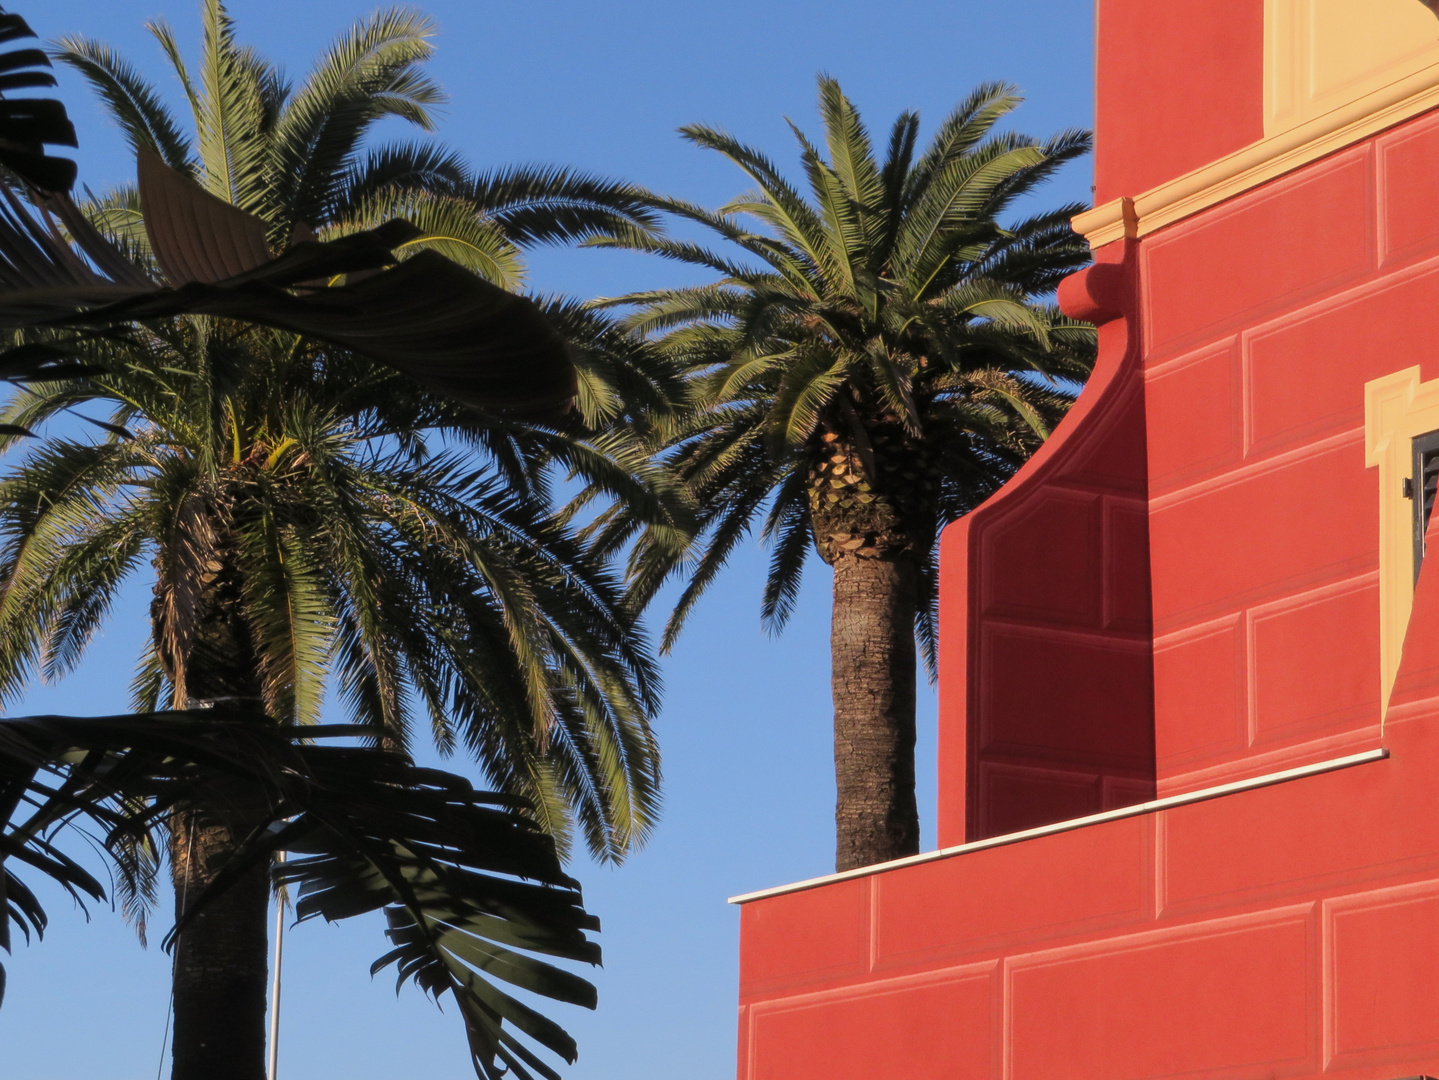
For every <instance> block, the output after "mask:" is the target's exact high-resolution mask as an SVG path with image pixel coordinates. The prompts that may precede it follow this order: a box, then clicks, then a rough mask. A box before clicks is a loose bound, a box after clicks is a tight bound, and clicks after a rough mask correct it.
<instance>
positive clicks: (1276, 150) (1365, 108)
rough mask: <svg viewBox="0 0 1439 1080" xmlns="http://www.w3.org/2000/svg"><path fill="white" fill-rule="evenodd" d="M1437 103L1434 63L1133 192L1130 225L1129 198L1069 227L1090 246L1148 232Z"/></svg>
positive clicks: (1438, 81) (1437, 71)
mask: <svg viewBox="0 0 1439 1080" xmlns="http://www.w3.org/2000/svg"><path fill="white" fill-rule="evenodd" d="M1436 107H1439V64H1433V65H1431V66H1429V67H1426V68H1424V69H1423V70H1421V71H1416V72H1415V73H1414V74H1412V75H1410V76H1408V77H1406V78H1403V79H1400V80H1398V81H1397V82H1393V83H1390V84H1389V85H1388V86H1384V87H1381V88H1380V89H1378V90H1375V91H1372V92H1371V93H1368V94H1365V95H1364V96H1363V97H1361V98H1357V99H1355V100H1354V101H1351V102H1349V103H1347V104H1345V105H1342V106H1340V107H1339V108H1336V109H1332V110H1330V111H1329V112H1327V113H1325V114H1324V115H1322V116H1316V117H1315V118H1314V119H1313V120H1309V121H1307V122H1306V123H1303V124H1300V125H1299V126H1297V127H1294V128H1290V129H1289V130H1288V131H1283V132H1280V133H1279V134H1277V135H1274V136H1272V137H1270V138H1267V139H1262V140H1260V141H1259V142H1257V143H1252V144H1250V145H1249V146H1246V147H1245V148H1244V149H1242V150H1237V151H1235V152H1234V153H1232V154H1230V155H1228V156H1227V157H1222V158H1220V159H1219V160H1218V161H1216V162H1214V163H1213V164H1211V165H1206V166H1205V167H1204V168H1202V169H1196V170H1195V171H1194V172H1191V173H1187V174H1185V175H1184V176H1181V177H1179V178H1178V179H1176V180H1170V181H1169V182H1168V183H1165V184H1161V185H1159V187H1156V188H1152V189H1150V190H1149V191H1146V192H1145V193H1144V194H1142V195H1139V196H1136V197H1135V198H1134V199H1133V200H1132V207H1133V209H1132V211H1131V214H1132V217H1133V224H1132V225H1129V224H1128V222H1127V221H1126V218H1127V217H1128V216H1129V215H1127V214H1126V207H1125V203H1126V202H1131V200H1128V199H1115V200H1113V201H1112V202H1107V203H1105V204H1104V205H1102V206H1096V207H1095V208H1094V209H1093V210H1086V211H1085V212H1084V213H1082V214H1077V215H1075V217H1074V218H1073V221H1072V224H1073V225H1074V231H1075V232H1077V233H1080V234H1081V235H1082V236H1084V237H1085V239H1087V240H1088V241H1089V244H1090V246H1091V247H1093V248H1101V247H1103V246H1104V245H1105V244H1110V243H1113V242H1114V241H1115V240H1122V239H1123V238H1124V237H1125V235H1126V232H1127V226H1128V228H1132V230H1133V231H1132V233H1129V235H1132V236H1136V237H1138V236H1147V235H1148V234H1149V233H1152V232H1154V231H1155V230H1156V229H1162V228H1164V227H1165V226H1166V225H1173V224H1174V223H1175V222H1177V221H1182V220H1184V219H1185V218H1187V217H1191V216H1193V215H1194V214H1197V213H1199V212H1200V211H1201V210H1207V209H1208V208H1209V207H1211V206H1214V205H1216V204H1218V203H1221V202H1223V201H1224V200H1226V199H1232V198H1234V196H1236V195H1241V194H1243V193H1244V192H1246V191H1250V190H1252V189H1254V188H1256V187H1258V186H1259V185H1261V184H1266V183H1268V182H1269V181H1270V180H1273V179H1275V178H1277V177H1280V176H1283V175H1284V174H1285V173H1288V172H1293V171H1294V170H1295V169H1298V168H1301V167H1303V166H1305V165H1308V164H1310V163H1311V162H1314V161H1318V160H1319V159H1320V158H1322V157H1325V156H1327V155H1329V154H1332V153H1334V152H1335V151H1336V150H1342V149H1344V148H1345V147H1346V146H1352V145H1353V144H1354V143H1357V142H1360V141H1361V140H1363V139H1367V138H1369V137H1370V136H1371V135H1377V134H1378V133H1379V132H1381V131H1383V130H1384V129H1385V128H1389V127H1393V126H1394V125H1395V124H1399V123H1402V122H1403V121H1405V120H1408V119H1410V118H1412V117H1415V116H1418V115H1419V114H1420V113H1424V112H1428V111H1429V110H1430V109H1433V108H1436Z"/></svg>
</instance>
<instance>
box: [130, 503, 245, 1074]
mask: <svg viewBox="0 0 1439 1080" xmlns="http://www.w3.org/2000/svg"><path fill="white" fill-rule="evenodd" d="M190 533H191V537H192V540H191V544H190V547H189V548H188V549H187V550H186V551H184V552H182V554H183V555H184V556H185V558H184V559H182V560H180V565H179V567H178V568H177V569H176V570H175V571H174V572H173V573H170V574H163V573H162V575H161V581H162V584H161V585H160V586H157V590H156V599H155V603H154V605H153V606H152V609H151V610H152V616H153V621H154V624H155V635H156V641H157V642H159V643H160V651H161V657H162V659H163V661H164V663H165V668H166V673H167V675H168V676H169V677H170V681H171V683H172V685H173V686H174V687H175V691H176V697H177V699H178V700H177V704H181V703H187V704H190V705H192V706H193V705H195V704H203V703H219V702H226V703H229V704H232V705H236V706H240V707H245V706H250V707H252V708H254V709H256V710H258V709H260V708H261V692H260V678H259V674H258V672H259V665H258V661H257V659H256V655H255V649H254V644H253V642H252V640H251V638H250V634H249V630H248V628H247V626H246V624H245V621H244V619H243V617H242V616H241V614H240V602H241V588H240V581H239V576H238V573H237V572H236V571H235V569H234V559H233V556H232V555H231V554H230V552H229V550H228V546H227V545H225V544H224V543H223V541H222V540H221V539H220V537H222V536H223V531H222V530H217V529H215V528H213V525H212V523H211V522H210V521H209V520H207V519H206V517H205V516H204V515H198V514H197V515H196V516H195V518H194V519H193V521H192V523H191V529H190ZM167 581H168V585H167V584H166V582H167ZM255 820H256V815H255V807H254V806H253V805H250V804H249V796H247V793H246V792H244V791H239V790H223V789H217V790H214V791H212V792H210V793H208V795H207V797H206V799H205V800H204V802H203V803H197V804H195V805H191V806H185V807H181V808H179V809H178V810H177V811H176V813H175V814H174V815H173V816H172V818H171V822H170V866H171V875H172V878H173V881H174V885H175V912H176V917H177V918H178V917H179V916H180V915H181V914H182V913H183V912H184V911H185V910H186V908H187V907H188V906H189V905H190V904H192V903H193V902H194V901H195V900H196V898H198V897H199V896H200V894H201V893H203V892H204V889H205V886H206V885H208V884H209V883H210V882H211V881H212V880H214V877H215V875H216V874H217V873H219V871H220V870H221V868H223V867H224V865H225V863H226V862H227V861H228V859H229V858H230V855H231V853H232V852H233V851H234V850H235V847H236V845H237V843H238V842H239V840H240V839H242V838H243V837H244V836H245V835H246V834H247V833H248V832H249V830H250V827H251V823H252V822H253V821H255ZM267 869H268V868H267V867H265V866H263V865H261V866H257V867H256V868H255V869H253V870H251V871H250V872H249V873H248V874H246V875H245V877H244V878H243V879H241V880H240V881H239V882H237V883H235V885H234V886H233V887H232V888H230V889H228V890H227V891H226V892H225V893H224V894H223V895H222V896H220V897H219V898H217V899H216V900H214V901H212V902H211V903H209V904H208V905H207V906H206V907H205V908H204V909H203V910H202V911H201V912H200V913H199V914H198V915H197V916H196V917H195V919H194V921H192V922H191V923H190V924H189V925H188V926H186V927H185V929H184V930H183V931H182V932H181V933H180V936H179V940H178V941H177V943H176V946H175V974H174V1008H175V1027H174V1039H173V1041H172V1043H171V1050H172V1053H173V1065H172V1072H171V1080H264V1077H265V1036H266V1032H265V1009H266V1004H267V1002H266V998H267V991H268V985H267V975H268V968H269V902H270V881H269V875H268V872H267Z"/></svg>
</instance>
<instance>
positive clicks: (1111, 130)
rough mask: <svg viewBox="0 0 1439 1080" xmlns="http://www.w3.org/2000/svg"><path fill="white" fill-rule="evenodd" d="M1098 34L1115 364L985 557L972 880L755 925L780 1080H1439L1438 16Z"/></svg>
mask: <svg viewBox="0 0 1439 1080" xmlns="http://www.w3.org/2000/svg"><path fill="white" fill-rule="evenodd" d="M1436 6H1439V5H1436ZM1098 9H1099V10H1098V16H1099V50H1098V57H1099V77H1098V120H1097V142H1098V154H1097V159H1096V169H1097V192H1096V208H1095V209H1094V210H1092V211H1089V212H1087V213H1085V214H1083V215H1081V217H1080V218H1078V219H1077V220H1076V223H1075V224H1076V228H1078V229H1079V230H1080V231H1081V232H1083V233H1084V234H1085V235H1086V236H1088V238H1089V239H1090V241H1091V243H1092V245H1093V247H1094V252H1095V260H1096V261H1095V265H1094V266H1093V267H1092V268H1091V269H1089V270H1088V271H1086V272H1085V273H1083V274H1080V275H1076V276H1075V277H1074V278H1071V279H1070V280H1069V281H1067V282H1066V283H1065V285H1064V288H1063V289H1062V290H1061V301H1062V303H1063V304H1064V305H1065V307H1066V309H1067V310H1068V311H1069V312H1070V313H1072V314H1074V315H1076V316H1079V317H1082V318H1085V319H1090V320H1092V321H1094V322H1095V323H1097V324H1099V327H1100V330H1099V333H1100V361H1099V365H1098V367H1097V368H1096V370H1095V374H1094V377H1093V379H1092V380H1091V381H1090V383H1089V385H1088V387H1087V388H1086V389H1085V391H1084V394H1083V396H1082V397H1081V398H1080V400H1079V403H1078V404H1077V405H1076V406H1075V408H1074V410H1073V411H1072V413H1071V415H1070V416H1069V418H1068V419H1067V420H1066V421H1065V422H1064V424H1063V425H1062V426H1061V427H1060V429H1059V430H1058V431H1057V432H1056V433H1055V435H1054V437H1053V438H1052V439H1051V440H1050V441H1049V443H1048V444H1047V445H1046V446H1045V447H1044V449H1043V450H1042V451H1041V452H1040V453H1039V454H1038V455H1036V456H1035V458H1034V459H1033V460H1032V461H1031V462H1030V463H1029V464H1028V465H1027V466H1026V467H1025V468H1024V469H1023V470H1022V471H1021V473H1020V474H1019V475H1018V476H1017V477H1016V478H1015V479H1014V481H1013V482H1012V483H1010V484H1009V485H1008V486H1007V487H1006V488H1005V489H1004V490H1003V491H1001V492H1000V493H999V494H998V495H997V496H995V497H994V498H993V499H991V500H990V501H989V502H988V503H986V504H985V505H984V506H983V507H981V508H980V509H979V510H977V511H976V512H975V513H973V514H972V515H970V516H969V518H967V519H966V520H964V521H961V522H959V523H958V524H956V525H954V526H952V527H950V529H949V530H948V531H947V532H946V534H945V536H944V540H943V553H942V556H943V557H942V583H943V585H942V587H943V593H942V602H941V603H942V610H941V649H942V665H941V666H942V670H941V683H940V713H941V716H940V724H941V730H940V821H939V843H940V847H941V850H939V851H937V852H932V853H929V854H926V855H921V856H918V857H915V858H913V859H907V860H903V861H901V862H897V863H888V864H884V865H881V866H875V867H869V868H866V869H863V870H859V871H855V872H851V873H846V874H839V875H835V876H833V877H829V878H824V879H819V880H816V881H810V882H802V883H799V884H796V885H791V886H787V887H783V888H778V889H773V890H769V891H767V892H764V893H757V894H754V895H752V896H749V897H741V898H739V899H738V902H740V903H741V904H742V905H743V913H742V923H741V926H742V930H741V934H742V943H741V991H740V993H741V1001H740V1070H739V1071H740V1078H741V1080H850V1078H853V1080H860V1078H864V1080H876V1078H879V1080H941V1078H943V1080H969V1078H974V1080H981V1078H983V1080H1053V1078H1055V1077H1062V1078H1063V1080H1091V1078H1092V1080H1151V1078H1160V1077H1179V1076H1185V1077H1191V1078H1210V1077H1213V1078H1221V1077H1222V1078H1225V1080H1243V1078H1250V1077H1253V1078H1255V1080H1259V1078H1269V1077H1308V1076H1318V1075H1319V1074H1321V1073H1328V1074H1337V1075H1342V1076H1346V1077H1353V1078H1355V1080H1390V1078H1393V1077H1402V1076H1409V1075H1414V1074H1421V1073H1433V1074H1436V1075H1439V558H1435V559H1433V560H1431V561H1429V562H1427V563H1426V562H1424V561H1423V559H1422V552H1423V540H1424V531H1423V530H1424V525H1425V523H1426V520H1427V517H1426V515H1427V512H1428V509H1429V508H1430V507H1431V506H1432V502H1433V498H1434V494H1433V492H1434V487H1435V485H1436V477H1439V436H1435V437H1434V438H1432V439H1427V438H1426V436H1429V435H1430V434H1431V433H1435V432H1439V19H1436V16H1435V14H1434V13H1433V12H1432V11H1431V10H1430V9H1429V4H1428V3H1427V2H1425V0H1164V2H1159V0H1098ZM1416 530H1417V540H1416ZM1433 537H1439V525H1436V529H1435V532H1434V533H1433ZM1421 568H1422V569H1423V572H1422V573H1419V572H1418V570H1419V569H1421ZM1416 578H1417V584H1416Z"/></svg>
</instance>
